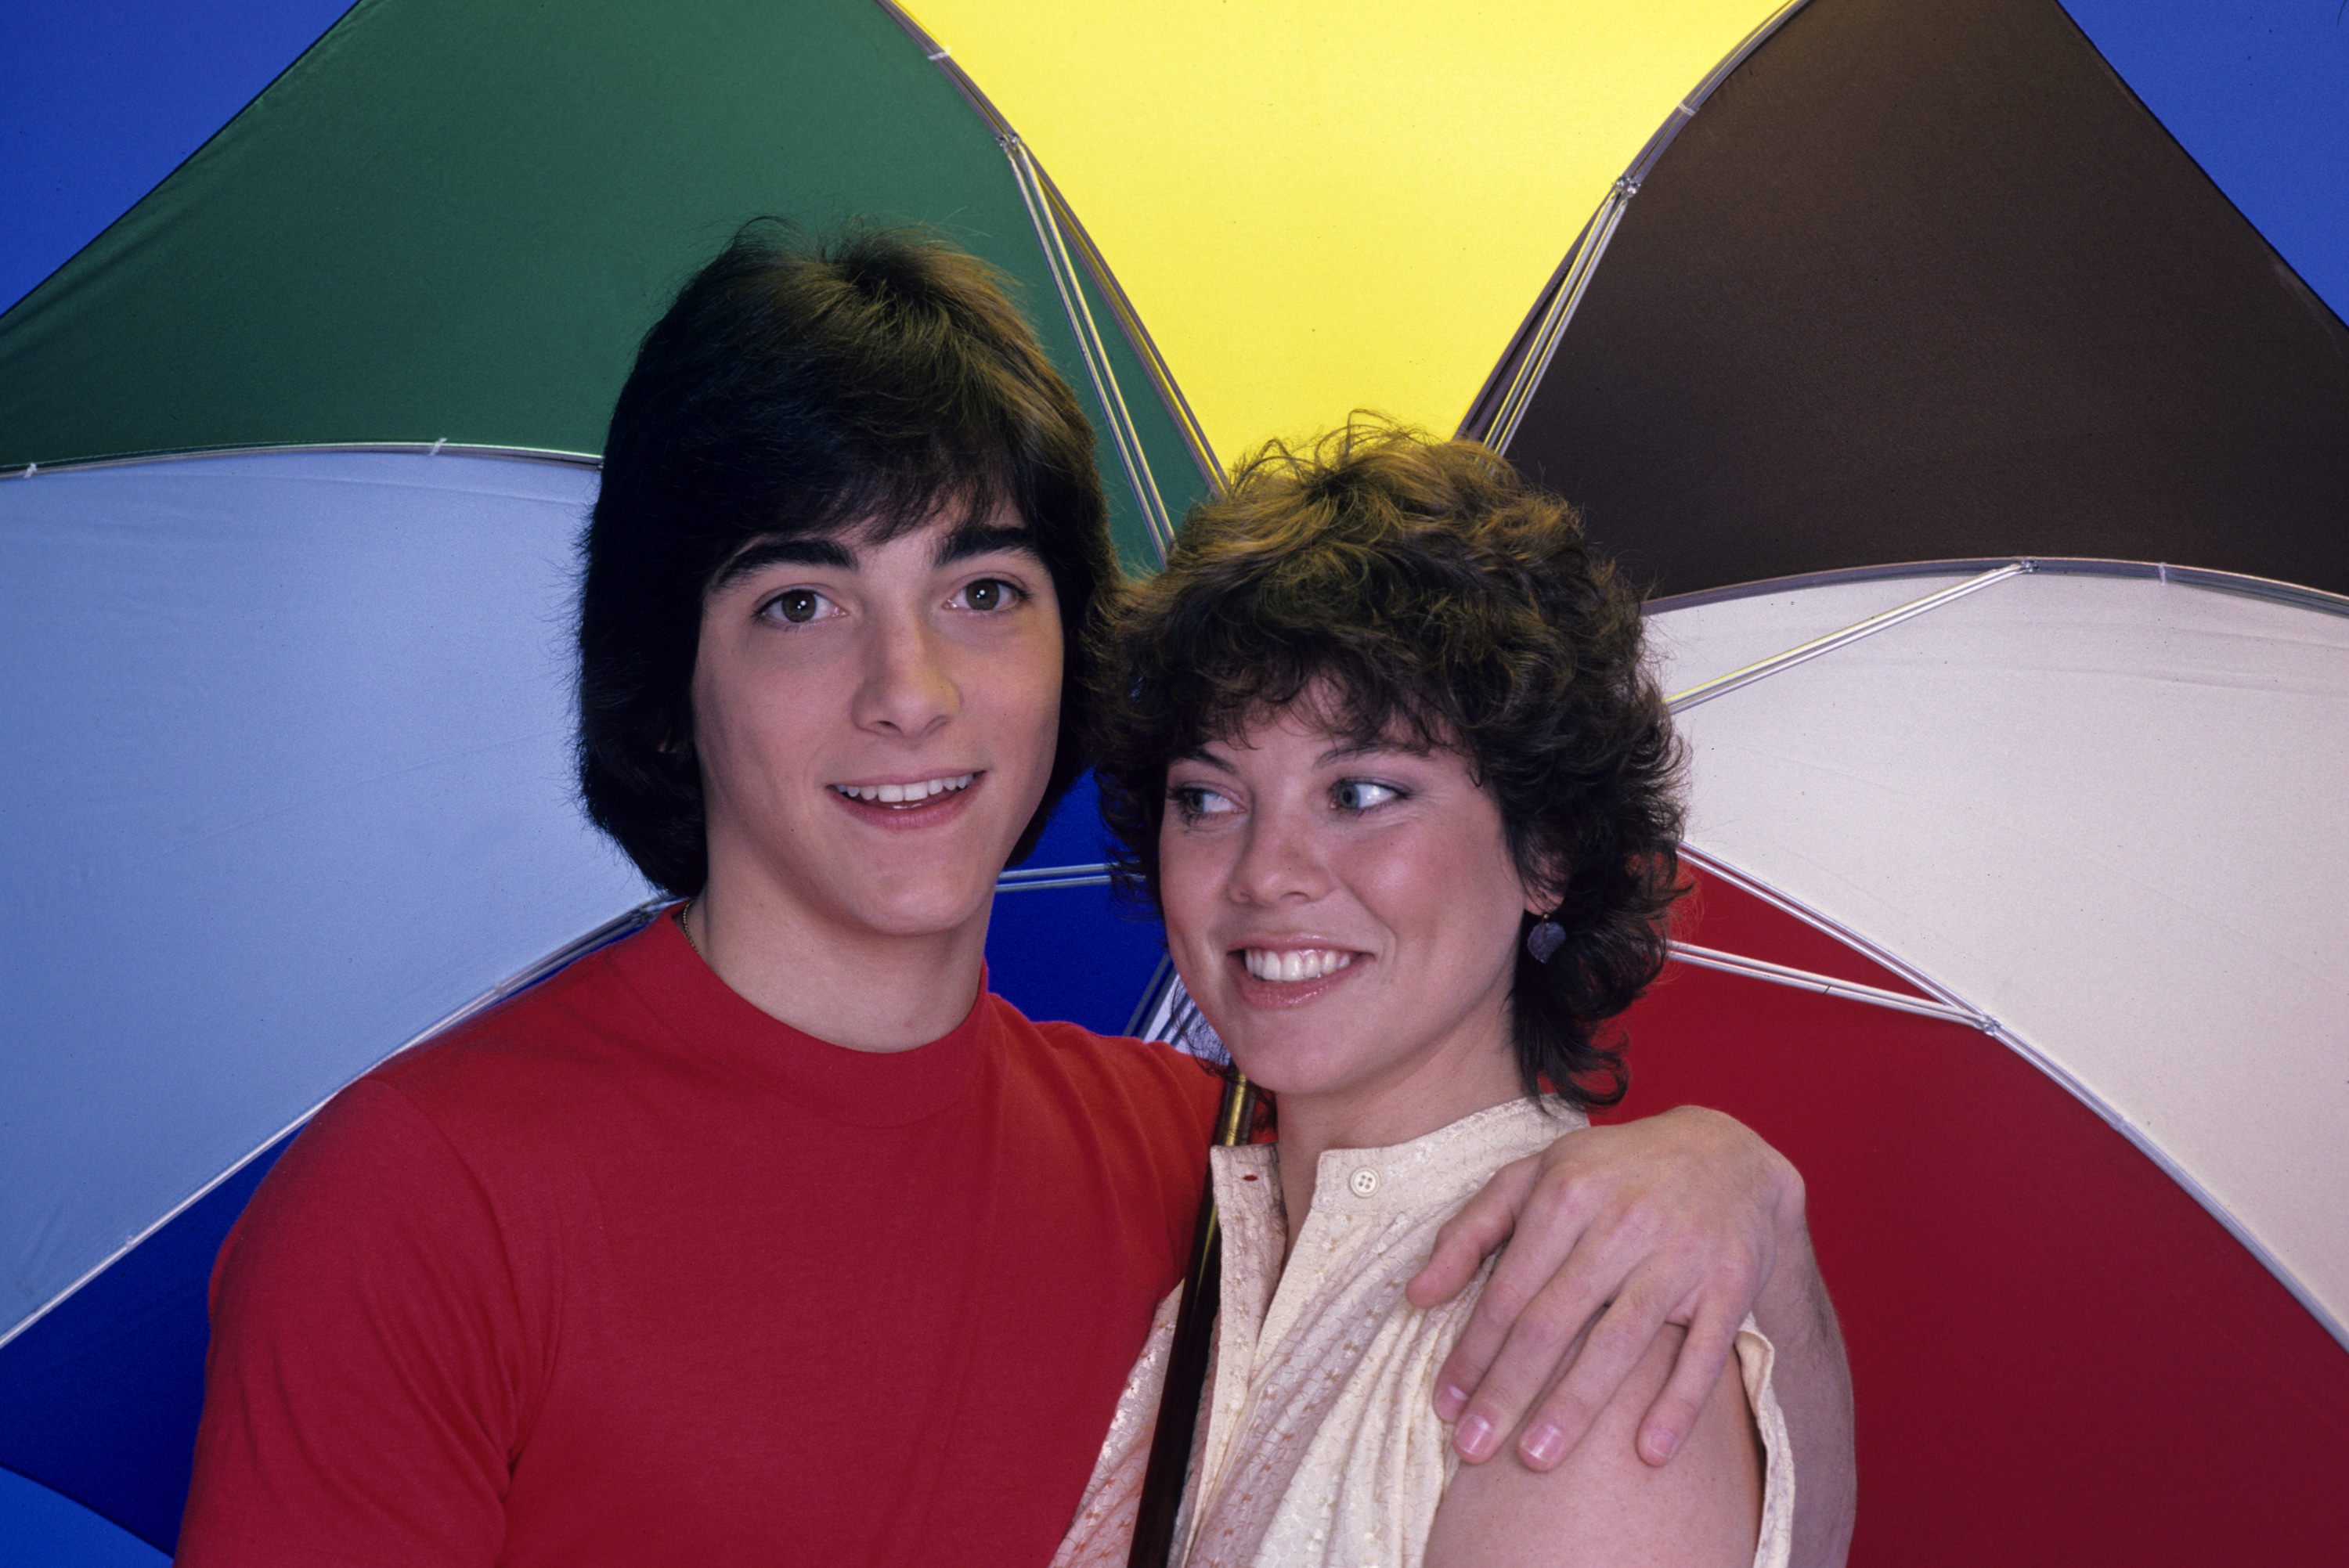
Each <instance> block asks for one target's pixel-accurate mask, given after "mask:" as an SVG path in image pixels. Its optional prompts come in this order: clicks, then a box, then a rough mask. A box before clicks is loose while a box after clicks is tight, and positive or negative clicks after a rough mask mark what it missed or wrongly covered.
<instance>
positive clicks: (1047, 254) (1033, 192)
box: [1001, 131, 1174, 561]
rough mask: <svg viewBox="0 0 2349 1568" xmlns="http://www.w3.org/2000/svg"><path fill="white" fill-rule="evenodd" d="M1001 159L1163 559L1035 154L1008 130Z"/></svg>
mask: <svg viewBox="0 0 2349 1568" xmlns="http://www.w3.org/2000/svg"><path fill="white" fill-rule="evenodd" d="M1001 141H1002V144H1003V155H1004V156H1005V157H1006V158H1008V159H1009V160H1011V173H1012V181H1013V183H1015V184H1017V185H1018V186H1019V200H1020V201H1023V202H1025V203H1026V204H1027V207H1028V221H1029V222H1030V223H1032V224H1034V225H1035V227H1036V241H1037V243H1038V244H1040V245H1041V246H1042V247H1043V251H1044V264H1045V267H1046V269H1047V270H1048V271H1050V273H1051V274H1052V286H1053V288H1055V289H1057V290H1058V291H1059V292H1060V295H1061V310H1062V311H1063V312H1065V313H1066V314H1067V315H1068V318H1069V330H1070V332H1071V333H1072V334H1073V335H1075V337H1076V340H1077V353H1078V355H1079V356H1081V357H1082V359H1083V360H1084V362H1085V374H1086V375H1087V376H1088V377H1092V384H1093V397H1095V398H1096V399H1097V400H1098V401H1099V402H1100V404H1101V406H1102V414H1103V416H1104V417H1105V418H1107V420H1108V423H1109V433H1110V439H1111V442H1112V444H1113V445H1114V446H1115V447H1116V448H1117V458H1118V462H1119V463H1120V464H1121V465H1122V466H1123V468H1124V469H1125V479H1126V483H1127V484H1128V485H1130V486H1131V487H1133V499H1134V501H1135V503H1136V504H1137V505H1139V506H1140V507H1141V508H1142V521H1143V525H1144V526H1145V527H1147V528H1148V529H1149V531H1150V542H1151V543H1152V544H1154V545H1155V546H1156V547H1157V550H1158V558H1159V560H1161V561H1164V560H1165V559H1166V552H1167V551H1169V550H1171V549H1172V548H1174V524H1173V523H1172V522H1171V521H1168V519H1167V516H1166V502H1165V500H1164V499H1163V498H1162V497H1161V496H1160V495H1159V493H1158V481H1157V479H1156V477H1155V476H1154V475H1153V474H1152V473H1151V471H1150V459H1149V458H1147V457H1146V456H1144V455H1143V450H1142V436H1141V433H1140V432H1139V431H1137V430H1136V429H1135V428H1134V427H1133V415H1132V414H1131V413H1130V412H1128V411H1127V409H1126V406H1125V394H1124V393H1123V391H1121V390H1120V389H1119V387H1118V384H1117V373H1116V372H1115V371H1114V370H1112V369H1111V368H1110V363H1109V350H1108V348H1107V346H1104V345H1103V344H1102V339H1101V332H1100V330H1099V329H1098V328H1096V327H1095V326H1094V325H1093V313H1092V306H1090V305H1088V304H1086V303H1085V289H1084V283H1083V280H1081V278H1079V277H1078V276H1077V275H1076V263H1074V262H1072V261H1071V260H1070V259H1069V251H1068V247H1067V246H1066V245H1065V244H1063V243H1062V242H1061V226H1060V224H1059V223H1058V222H1056V221H1055V220H1054V218H1053V216H1052V205H1051V202H1050V201H1048V200H1047V199H1046V198H1045V195H1044V191H1043V184H1042V174H1041V170H1039V169H1038V168H1037V167H1036V160H1035V155H1034V154H1033V153H1031V152H1030V150H1029V149H1028V144H1027V143H1026V142H1024V141H1022V140H1020V139H1019V137H1018V136H1017V135H1016V134H1013V133H1011V132H1009V131H1007V132H1006V133H1005V134H1004V135H1003V136H1002V138H1001Z"/></svg>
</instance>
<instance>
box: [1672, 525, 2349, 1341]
mask: <svg viewBox="0 0 2349 1568" xmlns="http://www.w3.org/2000/svg"><path fill="white" fill-rule="evenodd" d="M2171 570H2172V571H2175V570H2176V569H2175V568H2171ZM1681 854H1682V858H1683V859H1686V860H1689V861H1694V862H1695V863H1696V864H1698V865H1700V866H1702V867H1703V868H1704V870H1705V872H1707V873H1708V874H1710V875H1713V876H1717V877H1719V878H1720V879H1721V880H1722V881H1723V882H1727V883H1728V884H1729V885H1731V886H1732V887H1735V888H1739V889H1742V890H1743V891H1744V892H1748V893H1751V894H1753V895H1754V897H1755V898H1758V899H1760V900H1761V901H1762V902H1763V903H1766V904H1768V905H1770V906H1771V907H1772V908H1774V909H1777V910H1781V911H1783V912H1785V913H1787V914H1790V915H1792V916H1794V917H1795V919H1796V920H1799V921H1801V922H1802V923H1804V924H1806V925H1808V926H1810V927H1812V928H1813V929H1815V930H1817V931H1820V932H1824V933H1825V934H1827V935H1828V936H1831V937H1834V938H1835V939H1836V940H1837V941H1838V942H1841V943H1843V944H1845V945H1846V946H1847V947H1849V948H1851V949H1852V951H1854V952H1856V953H1857V954H1861V955H1862V956H1864V957H1867V958H1870V959H1873V960H1874V961H1875V962H1877V963H1878V964H1881V965H1884V966H1885V967H1886V968H1888V969H1889V970H1891V971H1892V972H1893V973H1895V974H1897V975H1899V976H1900V977H1901V978H1902V979H1904V980H1907V981H1909V983H1910V984H1912V985H1916V986H1917V987H1918V988H1919V989H1920V990H1924V991H1928V992H1930V993H1931V994H1932V995H1934V996H1936V997H1938V998H1940V999H1941V1000H1942V1002H1943V1003H1944V1004H1945V1005H1946V1006H1949V1007H1950V1008H1951V1011H1952V1012H1953V1013H1955V1014H1956V1015H1957V1016H1960V1017H1961V1018H1963V1019H1964V1020H1966V1021H1968V1022H1971V1023H1975V1024H1976V1026H1978V1027H1980V1028H1981V1029H1982V1032H1983V1033H1985V1034H1987V1035H1989V1036H1990V1037H1992V1039H1994V1040H1996V1041H1998V1043H1999V1044H2001V1045H2002V1046H2004V1047H2006V1048H2007V1049H2008V1050H2011V1051H2013V1053H2014V1054H2015V1055H2017V1056H2019V1057H2022V1058H2023V1060H2025V1061H2027V1062H2029V1063H2030V1064H2031V1065H2032V1066H2033V1067H2034V1068H2037V1069H2038V1070H2039V1071H2040V1072H2042V1073H2044V1074H2045V1075H2046V1077H2047V1078H2049V1079H2050V1080H2052V1081H2053V1082H2054V1084H2055V1086H2056V1087H2057V1088H2061V1089H2063V1090H2064V1093H2066V1094H2068V1095H2070V1096H2071V1097H2072V1098H2073V1099H2075V1100H2077V1101H2079V1102H2080V1104H2081V1105H2083V1106H2085V1107H2086V1108H2087V1109H2088V1111H2089V1113H2090V1114H2092V1115H2094V1116H2095V1118H2096V1119H2098V1120H2100V1121H2102V1122H2103V1123H2104V1124H2105V1125H2106V1126H2107V1127H2109V1128H2111V1129H2112V1130H2114V1131H2115V1132H2117V1133H2118V1134H2120V1135H2121V1137H2123V1138H2124V1139H2127V1140H2128V1142H2129V1143H2130V1144H2131V1145H2132V1146H2134V1147H2135V1148H2136V1150H2137V1152H2138V1153H2140V1154H2142V1155H2144V1156H2145V1157H2146V1158H2147V1160H2149V1161H2152V1162H2153V1163H2154V1165H2155V1166H2156V1167H2157V1168H2158V1170H2160V1171H2161V1172H2162V1173H2163V1174H2164V1175H2166V1176H2168V1178H2169V1179H2170V1180H2171V1181H2175V1182H2177V1183H2178V1187H2179V1188H2180V1189H2181V1190H2182V1191H2184V1192H2185V1193H2186V1195H2187V1196H2188V1197H2189V1198H2191V1199H2193V1200H2194V1202H2196V1203H2198V1204H2199V1205H2200V1206H2201V1208H2202V1211H2203V1212H2205V1213H2207V1214H2209V1216H2210V1217H2211V1219H2213V1220H2215V1221H2217V1222H2218V1223H2219V1225H2220V1228H2222V1229H2223V1230H2225V1231H2226V1233H2228V1234H2229V1235H2230V1236H2232V1237H2234V1238H2235V1240H2236V1241H2237V1242H2239V1243H2241V1244H2242V1247H2243V1249H2244V1250H2245V1251H2246V1252H2248V1253H2251V1256H2252V1257H2254V1258H2256V1259H2257V1260H2259V1264H2260V1266H2261V1267H2262V1268H2264V1269H2266V1270H2267V1271H2268V1273H2269V1274H2271V1275H2272V1276H2273V1277H2274V1279H2275V1281H2276V1283H2277V1284H2280V1285H2282V1287H2283V1288H2284V1290H2285V1292H2286V1293H2287V1294H2289V1295H2291V1296H2292V1299H2293V1300H2294V1301H2296V1302H2298V1303H2299V1304H2300V1305H2301V1306H2302V1308H2303V1309H2305V1310H2306V1311H2307V1313H2308V1315H2310V1316H2311V1317H2313V1318H2314V1319H2316V1321H2317V1323H2318V1325H2319V1326H2322V1327H2323V1329H2324V1331H2325V1332H2326V1333H2327V1334H2329V1335H2331V1336H2333V1339H2334V1341H2335V1342H2336V1343H2338V1344H2339V1345H2340V1346H2341V1347H2342V1348H2343V1349H2344V1350H2349V1325H2344V1323H2343V1322H2342V1321H2341V1319H2339V1318H2338V1317H2336V1316H2334V1315H2333V1311H2332V1309H2331V1308H2330V1307H2328V1306H2327V1305H2325V1304H2324V1303H2323V1302H2322V1301H2320V1300H2318V1299H2317V1296H2316V1293H2315V1292H2314V1291H2313V1290H2311V1289H2310V1288H2309V1287H2308V1285H2307V1284H2305V1283H2304V1282H2302V1279H2301V1277H2300V1276H2299V1274H2295V1273H2294V1272H2293V1271H2292V1269H2291V1268H2290V1267H2289V1266H2288V1265H2287V1264H2285V1263H2284V1261H2283V1259H2282V1258H2281V1257H2280V1256H2278V1255H2277V1253H2276V1252H2275V1250H2274V1249H2273V1248H2272V1247H2270V1246H2269V1245H2268V1244H2267V1243H2266V1242H2265V1241H2263V1240H2262V1239H2261V1237H2260V1236H2259V1235H2258V1234H2257V1233H2254V1232H2253V1231H2252V1230H2251V1226H2250V1225H2249V1224H2248V1223H2247V1222H2244V1220H2243V1219H2242V1218H2241V1217H2240V1216H2239V1215H2238V1214H2236V1212H2234V1211H2233V1210H2232V1209H2230V1208H2229V1207H2228V1206H2227V1205H2226V1203H2224V1202H2221V1201H2220V1198H2219V1195H2218V1194H2217V1193H2215V1192H2213V1191H2210V1189H2209V1188H2208V1187H2206V1186H2204V1185H2203V1184H2202V1181H2201V1180H2200V1178H2199V1177H2197V1176H2196V1175H2195V1174H2194V1173H2193V1172H2192V1171H2189V1170H2187V1169H2186V1167H2185V1166H2183V1165H2181V1164H2179V1163H2178V1159H2177V1157H2176V1156H2174V1155H2172V1154H2171V1153H2170V1152H2169V1150H2167V1149H2165V1148H2163V1147H2162V1146H2161V1144H2160V1143H2159V1141H2158V1140H2156V1139H2155V1137H2154V1136H2153V1133H2152V1132H2151V1131H2150V1130H2148V1129H2147V1128H2144V1127H2140V1126H2139V1125H2137V1122H2136V1121H2135V1120H2133V1119H2131V1118H2130V1117H2129V1115H2128V1114H2127V1112H2126V1111H2124V1110H2122V1109H2121V1108H2120V1107H2118V1106H2116V1105H2115V1104H2113V1103H2112V1102H2111V1101H2110V1100H2107V1099H2105V1097H2104V1096H2103V1095H2101V1094H2098V1093H2097V1092H2096V1091H2095V1089H2093V1088H2089V1087H2088V1085H2087V1084H2086V1083H2085V1081H2084V1080H2082V1079H2081V1078H2079V1077H2078V1075H2076V1074H2075V1073H2074V1072H2073V1071H2072V1070H2071V1069H2070V1068H2067V1067H2065V1066H2064V1064H2063V1063H2061V1062H2059V1061H2057V1060H2056V1059H2055V1058H2054V1057H2052V1056H2050V1055H2048V1053H2046V1052H2045V1051H2043V1050H2041V1049H2040V1048H2039V1047H2036V1046H2034V1045H2033V1044H2032V1043H2031V1042H2030V1041H2028V1040H2026V1039H2024V1038H2023V1037H2022V1036H2021V1035H2019V1034H2017V1033H2015V1032H2014V1031H2013V1029H2011V1028H2009V1027H2008V1026H2006V1025H2004V1024H2002V1023H2000V1022H1999V1021H1998V1020H1997V1019H1995V1018H1992V1017H1991V1016H1989V1015H1988V1014H1985V1013H1981V1012H1977V1011H1976V1010H1975V1009H1974V1008H1972V1007H1970V1006H1967V1005H1966V1004H1965V1003H1964V1002H1963V1001H1962V1000H1961V998H1960V997H1959V996H1958V995H1957V993H1955V992H1953V991H1951V990H1950V989H1949V987H1947V986H1945V985H1941V984H1940V983H1939V982H1937V981H1935V980H1933V979H1932V978H1931V977H1930V976H1929V975H1924V974H1922V973H1920V971H1918V970H1917V969H1916V968H1915V967H1913V966H1912V965H1908V964H1905V963H1903V962H1901V960H1899V958H1897V957H1895V956H1894V955H1893V954H1891V953H1889V952H1888V951H1886V950H1885V949H1884V948H1882V947H1879V946H1878V945H1877V944H1875V943H1874V942H1871V941H1869V940H1868V938H1867V937H1865V936H1862V935H1860V934H1859V933H1857V932H1856V931H1854V930H1852V929H1851V928H1850V927H1849V926H1847V925H1845V924H1843V923H1841V922H1839V921H1837V920H1834V919H1832V918H1830V917H1829V916H1827V915H1826V914H1823V913H1820V912H1819V911H1817V910H1816V909H1813V908H1812V907H1811V906H1810V905H1808V904H1806V903H1803V902H1802V901H1801V900H1800V899H1797V898H1795V897H1793V896H1791V895H1790V894H1787V893H1784V892H1779V891H1778V890H1777V889H1776V888H1774V887H1772V886H1771V885H1770V884H1769V883H1768V882H1764V881H1762V880H1761V879H1760V878H1758V877H1755V876H1753V875H1751V874H1749V873H1747V872H1743V871H1740V870H1738V869H1737V868H1736V867H1734V866H1732V865H1730V864H1729V863H1727V862H1726V861H1722V860H1720V859H1718V858H1716V857H1714V856H1713V855H1710V854H1707V853H1706V852H1705V851H1702V850H1699V849H1695V848H1693V847H1692V846H1690V845H1687V844H1683V845H1682V846H1681ZM1675 945H1678V944H1675ZM1746 962H1747V963H1752V962H1753V960H1746ZM1837 984H1843V985H1848V984H1850V983H1849V982H1837ZM1886 995H1897V993H1886ZM1903 1000H1904V1001H1906V1000H1910V999H1909V998H1903Z"/></svg>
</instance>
